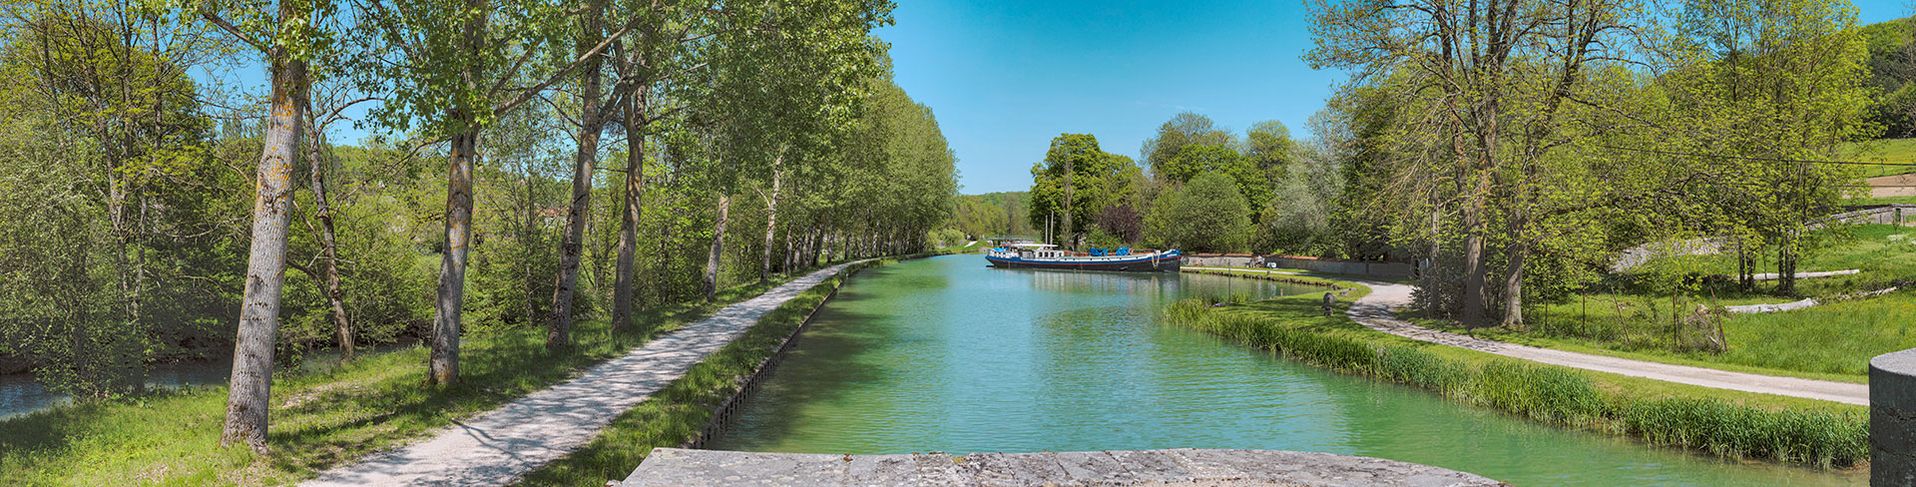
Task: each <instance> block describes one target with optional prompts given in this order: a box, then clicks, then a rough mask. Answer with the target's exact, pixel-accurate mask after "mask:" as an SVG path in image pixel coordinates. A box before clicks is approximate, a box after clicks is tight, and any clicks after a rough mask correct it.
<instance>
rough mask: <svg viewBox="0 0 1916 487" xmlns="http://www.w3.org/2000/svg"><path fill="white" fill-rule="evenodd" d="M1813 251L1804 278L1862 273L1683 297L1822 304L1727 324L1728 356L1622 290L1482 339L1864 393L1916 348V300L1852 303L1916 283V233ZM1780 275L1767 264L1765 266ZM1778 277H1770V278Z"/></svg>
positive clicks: (1829, 242)
mask: <svg viewBox="0 0 1916 487" xmlns="http://www.w3.org/2000/svg"><path fill="white" fill-rule="evenodd" d="M1811 241H1812V242H1813V245H1814V246H1815V247H1816V250H1815V251H1813V252H1810V253H1808V254H1806V255H1805V256H1804V257H1803V260H1802V262H1801V263H1800V265H1799V269H1801V270H1803V271H1805V272H1808V271H1829V270H1844V269H1860V270H1861V271H1862V272H1861V273H1860V274H1856V275H1849V276H1837V277H1825V278H1813V279H1801V280H1798V281H1797V291H1796V293H1795V294H1793V295H1782V294H1779V293H1776V292H1775V291H1774V288H1773V286H1775V281H1763V282H1759V283H1758V284H1757V285H1758V288H1759V289H1758V290H1757V291H1756V292H1754V293H1751V292H1743V291H1738V290H1735V289H1733V288H1732V287H1731V285H1729V284H1722V285H1718V286H1714V287H1715V288H1716V289H1715V290H1713V291H1706V292H1705V293H1704V294H1706V295H1708V294H1715V295H1716V296H1717V297H1716V299H1714V300H1711V299H1707V298H1696V297H1684V298H1681V299H1680V302H1679V303H1678V304H1677V305H1676V308H1674V309H1677V310H1680V311H1681V313H1680V314H1682V315H1684V316H1687V315H1688V314H1690V313H1691V312H1693V310H1694V309H1695V308H1696V307H1697V306H1698V305H1699V304H1709V305H1738V304H1753V303H1776V302H1785V301H1793V300H1796V299H1799V298H1801V297H1805V296H1807V297H1815V298H1816V299H1818V300H1819V301H1822V302H1823V303H1824V304H1822V305H1820V306H1816V307H1812V308H1808V309H1803V310H1797V311H1789V312H1780V313H1754V314H1727V315H1725V316H1724V318H1723V322H1722V327H1723V334H1724V338H1725V342H1726V343H1727V344H1728V348H1727V349H1726V350H1722V351H1714V350H1709V349H1707V347H1696V346H1693V345H1694V344H1693V343H1678V341H1677V340H1678V337H1675V336H1673V332H1674V331H1675V328H1674V325H1673V323H1674V319H1673V317H1672V315H1671V311H1672V309H1673V308H1672V307H1671V302H1670V298H1669V297H1668V295H1666V294H1661V293H1659V292H1654V291H1648V290H1645V289H1642V288H1640V287H1638V286H1636V285H1634V284H1631V283H1629V282H1628V280H1627V279H1626V280H1620V282H1618V283H1615V284H1614V285H1613V286H1612V288H1613V289H1615V291H1613V292H1607V293H1592V294H1588V295H1573V296H1568V297H1567V298H1564V299H1559V300H1556V301H1551V302H1544V303H1539V304H1535V305H1533V307H1531V308H1530V309H1527V310H1525V313H1524V315H1525V318H1527V321H1528V323H1527V326H1526V327H1524V328H1523V329H1506V328H1482V329H1478V330H1475V331H1474V332H1473V334H1475V335H1476V336H1479V337H1483V338H1490V339H1494V340H1501V341H1507V342H1513V343H1522V344H1526V345H1533V346H1539V347H1548V348H1557V349H1563V350H1571V351H1577V352H1585V353H1596V354H1603V355H1612V356H1620V357H1626V358H1632V359H1639V360H1648V361H1655V362H1665V363H1674V364H1680V365H1692V366H1701V367H1711V368H1718V369H1724V370H1733V371H1738V372H1750V373H1758V374H1768V375H1782V376H1792V377H1803V378H1810V379H1821V380H1834V381H1843V382H1854V383H1862V382H1866V381H1867V377H1866V374H1867V373H1868V364H1869V359H1870V358H1871V357H1875V356H1877V355H1881V354H1884V353H1889V352H1893V351H1897V350H1902V349H1906V348H1912V347H1916V334H1912V330H1910V326H1909V325H1908V323H1910V322H1911V321H1912V320H1916V291H1912V290H1904V291H1899V292H1895V293H1890V294H1887V295H1882V296H1876V297H1868V298H1860V299H1852V298H1849V296H1853V295H1856V294H1857V293H1862V292H1867V291H1874V290H1878V289H1885V288H1889V287H1893V286H1899V285H1904V284H1907V283H1909V282H1912V281H1916V229H1910V228H1904V227H1896V226H1891V225H1859V226H1849V227H1838V228H1832V229H1828V230H1823V231H1819V232H1817V233H1816V234H1815V235H1814V237H1813V238H1812V240H1811ZM1675 259H1682V260H1684V261H1685V262H1683V264H1682V265H1683V266H1684V267H1686V268H1692V269H1697V270H1699V271H1700V272H1702V273H1706V274H1733V273H1735V270H1736V264H1735V257H1734V256H1731V255H1710V256H1687V257H1678V258H1675ZM1760 264H1761V265H1763V266H1765V267H1773V264H1772V263H1770V262H1767V261H1765V262H1762V263H1760ZM1766 270H1770V271H1772V272H1773V269H1766ZM1418 321H1419V323H1420V324H1423V325H1424V326H1428V327H1432V328H1439V329H1445V330H1450V331H1459V332H1461V331H1463V330H1462V329H1461V327H1460V326H1458V325H1457V324H1456V323H1454V322H1450V321H1447V320H1418Z"/></svg>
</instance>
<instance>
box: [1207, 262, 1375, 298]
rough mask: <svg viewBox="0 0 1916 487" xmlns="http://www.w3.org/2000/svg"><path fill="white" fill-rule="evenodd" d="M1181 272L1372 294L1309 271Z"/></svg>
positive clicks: (1219, 270)
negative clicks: (1311, 273) (1358, 290)
mask: <svg viewBox="0 0 1916 487" xmlns="http://www.w3.org/2000/svg"><path fill="white" fill-rule="evenodd" d="M1179 272H1183V273H1186V274H1211V275H1219V276H1238V277H1248V278H1252V279H1263V280H1266V281H1277V282H1285V283H1291V284H1304V285H1310V286H1324V287H1333V288H1340V289H1363V290H1364V291H1363V292H1365V293H1369V292H1370V289H1369V288H1365V287H1363V286H1354V285H1351V284H1349V283H1345V282H1342V281H1338V280H1334V279H1328V278H1323V277H1317V276H1312V275H1306V274H1305V273H1307V272H1308V271H1301V270H1286V269H1275V270H1264V269H1230V268H1221V267H1204V268H1193V267H1185V268H1182V269H1180V270H1179Z"/></svg>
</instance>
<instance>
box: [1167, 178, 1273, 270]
mask: <svg viewBox="0 0 1916 487" xmlns="http://www.w3.org/2000/svg"><path fill="white" fill-rule="evenodd" d="M1152 204H1153V206H1152V208H1151V213H1150V215H1149V216H1147V217H1146V220H1145V227H1146V230H1145V238H1146V239H1147V240H1149V241H1152V242H1156V243H1159V244H1162V245H1165V246H1169V247H1176V248H1181V249H1184V250H1185V251H1192V252H1234V251H1241V250H1244V248H1245V247H1246V246H1247V245H1248V244H1249V242H1250V238H1251V231H1252V228H1251V218H1250V212H1251V211H1250V205H1249V204H1248V203H1246V202H1245V201H1244V195H1242V194H1239V193H1238V187H1237V183H1236V182H1233V181H1232V180H1231V178H1229V177H1227V176H1224V175H1221V174H1203V175H1199V176H1197V177H1196V178H1194V179H1192V180H1191V182H1190V184H1186V185H1184V186H1183V187H1174V188H1172V189H1170V190H1168V191H1165V192H1163V193H1161V194H1159V195H1158V198H1157V200H1156V201H1154V202H1153V203H1152Z"/></svg>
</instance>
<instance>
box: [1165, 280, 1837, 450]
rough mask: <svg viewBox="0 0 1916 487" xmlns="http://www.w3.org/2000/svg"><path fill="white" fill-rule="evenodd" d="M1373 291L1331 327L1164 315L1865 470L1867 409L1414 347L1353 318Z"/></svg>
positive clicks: (1548, 410) (1304, 353) (1254, 310)
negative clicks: (1359, 304)
mask: <svg viewBox="0 0 1916 487" xmlns="http://www.w3.org/2000/svg"><path fill="white" fill-rule="evenodd" d="M1344 284H1345V285H1346V286H1352V287H1355V285H1354V284H1351V283H1344ZM1368 292H1369V291H1368V289H1367V288H1364V289H1360V290H1354V291H1352V292H1349V293H1345V296H1343V297H1342V298H1340V299H1339V300H1338V308H1339V309H1338V310H1337V311H1338V312H1337V313H1334V314H1333V315H1332V316H1325V315H1324V314H1323V312H1322V309H1321V301H1320V300H1321V299H1322V298H1321V296H1322V295H1321V294H1313V295H1295V296H1285V297H1279V298H1274V299H1269V300H1264V301H1259V302H1255V303H1246V304H1238V305H1230V306H1224V307H1212V306H1210V305H1209V304H1208V303H1203V302H1197V301H1183V302H1179V303H1177V304H1174V305H1172V306H1171V307H1170V308H1169V309H1168V310H1167V311H1166V314H1167V317H1168V318H1169V319H1170V321H1171V322H1173V323H1177V324H1180V325H1183V326H1187V327H1191V328H1194V329H1198V330H1202V331H1206V332H1209V333H1212V334H1215V335H1218V336H1222V337H1225V338H1228V339H1231V340H1234V341H1238V342H1241V343H1246V344H1249V345H1252V346H1256V347H1259V348H1263V349H1267V350H1272V351H1274V352H1277V353H1280V354H1282V355H1284V356H1286V357H1288V358H1291V359H1294V360H1298V361H1302V362H1306V363H1310V364H1313V365H1317V366H1320V367H1325V368H1329V369H1333V370H1337V371H1340V372H1345V373H1351V374H1357V375H1363V376H1368V377H1373V378H1376V379H1381V380H1385V381H1390V382H1396V383H1400V384H1406V385H1411V386H1415V387H1419V388H1422V389H1425V390H1429V391H1432V392H1435V393H1437V394H1439V395H1442V396H1444V397H1447V398H1450V399H1453V400H1456V401H1458V402H1463V403H1466V404H1472V405H1476V406H1483V407H1488V408H1491V409H1496V410H1501V411H1505V412H1508V413H1512V414H1516V415H1519V416H1523V417H1527V418H1530V419H1532V420H1536V421H1540V422H1543V423H1547V424H1553V425H1559V426H1565V427H1571V428H1577V429H1584V430H1589V431H1595V432H1600V433H1606V434H1613V435H1619V436H1627V437H1631V438H1636V439H1638V440H1641V441H1644V442H1646V443H1649V444H1652V445H1657V446H1668V447H1676V448H1684V449H1690V450H1695V451H1699V452H1705V453H1708V454H1712V455H1716V456H1721V457H1727V458H1737V459H1760V460H1770V461H1776V462H1781V463H1789V464H1796V465H1806V466H1814V467H1821V468H1852V467H1855V466H1858V465H1860V464H1862V463H1865V462H1867V459H1868V413H1867V411H1866V410H1865V409H1864V408H1861V407H1857V406H1851V405H1843V404H1836V403H1831V402H1826V401H1815V400H1808V399H1800V398H1789V397H1781V396H1772V395H1764V394H1753V393H1746V392H1737V391H1727V390H1717V389H1709V388H1703V387H1696V386H1688V385H1682V384H1672V383H1664V382H1659V381H1654V380H1649V379H1639V378H1632V377H1625V376H1620V375H1615V374H1608V373H1602V372H1593V371H1585V370H1578V369H1571V368H1567V367H1557V366H1550V365H1537V364H1532V363H1528V362H1526V361H1522V360H1518V359H1512V358H1507V357H1501V356H1497V355H1492V354H1488V353H1483V352H1477V351H1473V350H1467V349H1462V348H1455V347H1446V346H1440V345H1434V344H1429V343H1423V342H1418V341H1413V340H1410V339H1406V338H1402V337H1397V336H1394V335H1389V334H1385V333H1383V332H1379V331H1376V330H1371V329H1369V328H1366V327H1364V326H1362V325H1360V324H1358V323H1356V322H1355V321H1352V320H1351V319H1350V317H1349V316H1347V315H1346V312H1347V311H1348V309H1349V306H1350V305H1351V304H1352V303H1353V302H1354V301H1355V300H1356V299H1358V298H1359V297H1361V296H1363V295H1365V294H1367V293H1368Z"/></svg>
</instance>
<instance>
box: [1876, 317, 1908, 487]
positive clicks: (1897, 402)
mask: <svg viewBox="0 0 1916 487" xmlns="http://www.w3.org/2000/svg"><path fill="white" fill-rule="evenodd" d="M1869 470H1870V473H1869V483H1870V485H1874V486H1877V487H1883V486H1916V349H1909V350H1904V351H1901V352H1891V353H1886V354H1882V355H1878V356H1876V358H1873V359H1870V360H1869Z"/></svg>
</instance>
